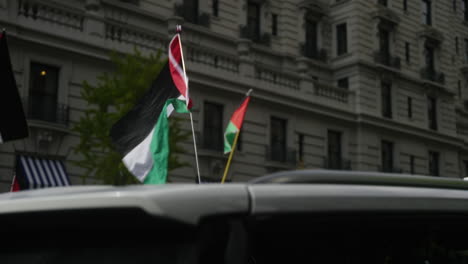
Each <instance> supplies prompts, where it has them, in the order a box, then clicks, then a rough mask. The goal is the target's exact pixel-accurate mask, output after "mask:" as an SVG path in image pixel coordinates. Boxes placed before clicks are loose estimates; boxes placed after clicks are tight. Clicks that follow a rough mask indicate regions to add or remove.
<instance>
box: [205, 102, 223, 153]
mask: <svg viewBox="0 0 468 264" xmlns="http://www.w3.org/2000/svg"><path fill="white" fill-rule="evenodd" d="M204 110H205V112H204V125H203V138H204V147H205V148H207V149H212V150H222V147H223V106H222V105H220V104H215V103H209V102H206V103H205V108H204Z"/></svg>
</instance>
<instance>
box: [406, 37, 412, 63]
mask: <svg viewBox="0 0 468 264" xmlns="http://www.w3.org/2000/svg"><path fill="white" fill-rule="evenodd" d="M405 59H406V62H407V63H409V62H410V60H411V55H410V44H409V43H408V42H406V43H405Z"/></svg>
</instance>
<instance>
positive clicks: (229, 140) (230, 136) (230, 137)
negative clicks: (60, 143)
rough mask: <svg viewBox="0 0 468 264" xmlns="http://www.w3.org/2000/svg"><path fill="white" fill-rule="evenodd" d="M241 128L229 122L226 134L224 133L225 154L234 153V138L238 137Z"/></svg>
mask: <svg viewBox="0 0 468 264" xmlns="http://www.w3.org/2000/svg"><path fill="white" fill-rule="evenodd" d="M238 131H239V128H237V127H236V125H234V123H232V121H231V122H229V124H228V126H227V128H226V132H225V133H224V154H226V153H229V152H231V151H232V144H234V138H235V137H236V134H237V132H238Z"/></svg>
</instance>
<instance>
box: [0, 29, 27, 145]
mask: <svg viewBox="0 0 468 264" xmlns="http://www.w3.org/2000/svg"><path fill="white" fill-rule="evenodd" d="M0 79H1V80H2V84H1V85H0V91H1V95H0V143H2V142H6V141H10V140H16V139H22V138H25V137H28V135H29V132H28V124H27V122H26V118H25V115H24V111H23V105H22V103H21V99H20V96H19V93H18V88H17V87H16V81H15V76H14V75H13V70H12V68H11V61H10V53H9V51H8V44H7V36H6V32H5V31H4V32H3V33H1V34H0Z"/></svg>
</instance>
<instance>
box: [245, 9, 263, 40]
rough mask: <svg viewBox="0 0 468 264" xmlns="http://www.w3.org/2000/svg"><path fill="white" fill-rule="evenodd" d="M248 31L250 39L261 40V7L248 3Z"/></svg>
mask: <svg viewBox="0 0 468 264" xmlns="http://www.w3.org/2000/svg"><path fill="white" fill-rule="evenodd" d="M247 29H248V34H249V36H250V37H252V38H253V39H254V40H259V39H260V6H259V4H257V3H253V2H249V3H248V8H247Z"/></svg>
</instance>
